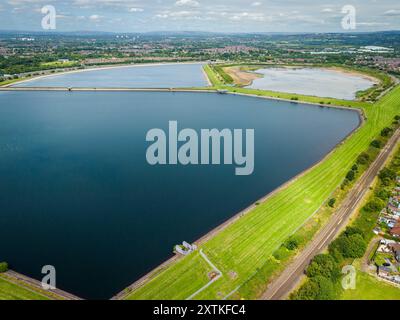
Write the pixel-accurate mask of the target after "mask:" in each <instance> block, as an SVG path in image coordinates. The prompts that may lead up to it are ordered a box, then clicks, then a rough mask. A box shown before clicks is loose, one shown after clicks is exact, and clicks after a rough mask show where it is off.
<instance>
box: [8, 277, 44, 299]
mask: <svg viewBox="0 0 400 320" xmlns="http://www.w3.org/2000/svg"><path fill="white" fill-rule="evenodd" d="M0 300H48V298H46V297H45V296H42V295H41V294H39V293H35V292H33V291H31V290H29V289H26V288H23V287H22V286H20V285H16V284H14V283H12V282H8V281H6V280H4V279H3V278H1V277H0Z"/></svg>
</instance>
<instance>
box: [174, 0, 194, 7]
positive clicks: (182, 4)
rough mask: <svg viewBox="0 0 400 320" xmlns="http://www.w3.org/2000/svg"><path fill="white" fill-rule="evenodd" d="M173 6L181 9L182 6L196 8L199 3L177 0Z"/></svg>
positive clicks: (192, 0)
mask: <svg viewBox="0 0 400 320" xmlns="http://www.w3.org/2000/svg"><path fill="white" fill-rule="evenodd" d="M175 5H176V6H178V7H183V6H187V7H198V6H199V5H200V3H199V2H198V1H196V0H177V1H176V2H175Z"/></svg>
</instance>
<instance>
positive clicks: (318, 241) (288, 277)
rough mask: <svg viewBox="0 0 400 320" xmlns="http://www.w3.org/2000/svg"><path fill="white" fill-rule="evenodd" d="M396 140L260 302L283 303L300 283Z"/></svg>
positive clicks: (395, 140) (399, 132) (397, 135)
mask: <svg viewBox="0 0 400 320" xmlns="http://www.w3.org/2000/svg"><path fill="white" fill-rule="evenodd" d="M399 138H400V129H398V130H397V131H396V132H395V133H394V134H393V136H392V137H391V138H390V140H389V141H388V143H387V144H386V146H385V147H384V149H382V151H381V152H380V154H379V156H378V157H377V158H376V159H375V161H374V162H373V163H372V164H371V166H370V167H369V168H368V170H367V171H366V172H365V173H364V174H363V176H362V177H361V178H360V179H359V181H358V182H357V183H356V184H355V186H354V187H353V188H352V190H351V191H350V192H349V194H348V195H347V197H346V198H345V199H344V201H343V203H342V205H341V206H340V207H339V209H338V210H336V213H335V214H334V215H333V216H332V218H331V219H330V221H329V222H328V224H327V225H326V226H325V227H323V228H322V230H321V231H320V232H319V233H318V234H317V235H316V236H315V237H314V239H313V240H312V242H311V243H310V244H309V245H308V246H307V247H306V248H305V249H304V250H303V251H302V252H301V253H300V254H299V255H298V256H297V257H296V258H295V260H294V261H293V262H292V263H291V264H290V265H289V266H288V267H287V268H286V269H285V271H284V272H283V273H282V274H281V275H280V276H279V277H278V278H276V279H275V280H274V281H273V282H272V283H271V284H270V285H269V287H268V288H267V290H266V291H265V293H264V294H263V295H262V296H261V299H262V300H283V299H286V298H287V297H288V295H289V293H290V292H291V291H292V290H293V289H294V288H295V286H296V285H297V284H298V283H299V280H300V279H301V276H302V275H303V274H304V270H305V269H306V267H307V266H308V265H309V263H310V262H311V260H312V259H313V257H314V256H316V255H317V254H319V253H320V252H322V251H323V250H324V249H325V248H326V247H327V246H328V245H329V244H330V243H331V242H332V241H333V240H334V239H335V237H336V236H337V235H338V234H339V232H340V231H341V230H342V229H343V227H345V226H346V225H347V223H348V221H349V218H350V216H351V215H352V213H353V212H354V211H355V209H356V208H357V207H358V206H359V205H360V203H361V201H362V199H363V197H364V196H365V194H366V193H367V191H368V189H369V187H370V186H371V184H372V182H373V181H374V179H375V177H376V176H377V175H378V174H379V171H380V170H381V169H382V168H383V167H384V165H385V163H386V161H387V160H388V158H389V156H390V155H391V154H392V152H393V151H394V149H395V147H396V145H397V143H398V141H399Z"/></svg>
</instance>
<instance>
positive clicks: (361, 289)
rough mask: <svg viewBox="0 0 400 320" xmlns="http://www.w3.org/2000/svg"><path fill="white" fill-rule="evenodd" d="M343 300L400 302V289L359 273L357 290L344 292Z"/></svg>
mask: <svg viewBox="0 0 400 320" xmlns="http://www.w3.org/2000/svg"><path fill="white" fill-rule="evenodd" d="M341 299H342V300H400V288H397V287H395V286H392V285H390V284H387V283H385V282H382V281H379V280H378V279H376V278H375V277H374V276H372V275H369V274H367V273H364V272H358V273H357V285H356V289H355V290H346V291H344V293H343V295H342V297H341Z"/></svg>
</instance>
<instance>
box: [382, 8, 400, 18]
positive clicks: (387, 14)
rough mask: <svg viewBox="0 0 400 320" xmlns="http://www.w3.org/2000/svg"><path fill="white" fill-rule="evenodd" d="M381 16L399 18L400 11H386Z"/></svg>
mask: <svg viewBox="0 0 400 320" xmlns="http://www.w3.org/2000/svg"><path fill="white" fill-rule="evenodd" d="M383 15H385V16H391V17H397V16H400V10H393V9H392V10H388V11H386V12H385V13H384V14H383Z"/></svg>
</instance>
